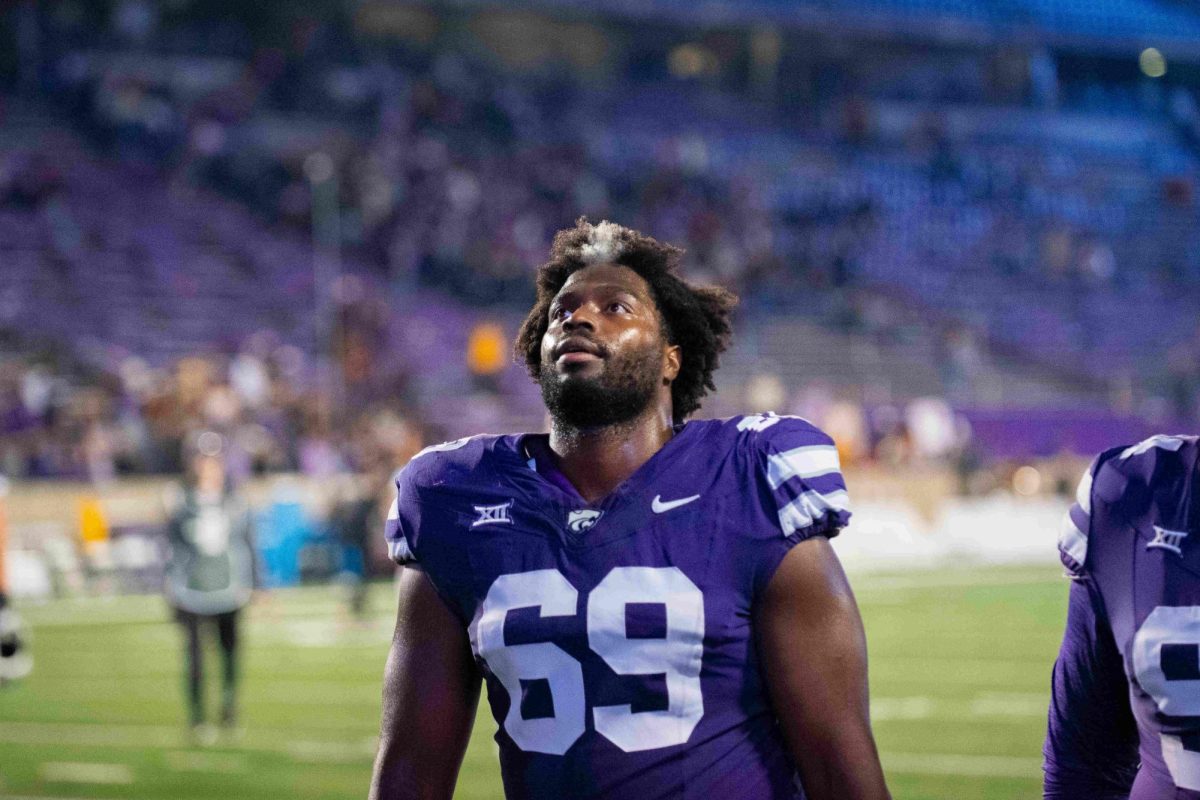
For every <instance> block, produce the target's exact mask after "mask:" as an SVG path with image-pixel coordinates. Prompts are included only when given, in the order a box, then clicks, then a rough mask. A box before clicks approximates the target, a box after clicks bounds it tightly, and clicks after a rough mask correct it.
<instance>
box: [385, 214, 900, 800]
mask: <svg viewBox="0 0 1200 800" xmlns="http://www.w3.org/2000/svg"><path fill="white" fill-rule="evenodd" d="M680 255H681V251H680V250H678V249H676V248H674V247H671V246H669V245H665V244H661V243H659V242H657V241H655V240H654V239H652V238H650V237H647V236H644V235H642V234H639V233H637V232H635V231H632V230H629V229H627V228H623V227H620V226H618V225H615V224H613V223H609V222H603V223H600V224H599V225H595V226H593V225H591V224H588V223H586V222H584V221H580V223H579V224H578V225H577V226H576V227H575V228H573V229H568V230H565V231H561V232H560V233H559V234H558V236H556V237H555V240H554V245H553V249H552V252H551V259H550V261H549V262H548V263H547V264H545V265H543V266H542V267H541V269H540V271H539V272H538V277H537V289H538V292H537V301H536V303H535V305H534V307H533V309H532V310H531V311H530V313H529V315H528V317H527V318H526V320H525V322H524V324H523V326H522V328H521V331H520V333H519V335H518V338H517V342H516V351H517V353H518V355H519V357H520V358H521V359H523V360H524V361H525V362H526V363H527V365H528V368H529V371H530V373H531V375H532V377H533V378H534V379H535V380H536V381H537V382H538V383H539V384H540V387H541V391H542V396H543V398H544V401H545V404H546V408H547V410H548V412H549V415H550V418H551V422H552V425H551V433H550V434H549V435H545V434H523V435H510V436H477V437H472V438H469V439H462V440H459V441H456V442H450V443H448V444H443V445H437V446H434V447H430V448H427V449H426V450H425V451H424V452H422V453H421V454H419V455H418V456H417V457H415V458H414V459H413V460H412V461H411V462H410V463H409V465H408V466H407V467H405V469H404V470H402V471H401V472H400V474H399V475H398V477H397V480H396V484H397V490H398V496H397V503H396V505H394V506H393V508H392V513H391V514H390V515H389V516H390V519H389V521H388V528H387V539H388V544H389V546H390V550H391V553H392V555H393V557H394V558H395V559H396V560H397V561H398V562H399V563H401V564H404V565H407V567H408V568H407V569H404V570H402V574H401V577H400V607H399V617H398V620H397V623H396V632H395V638H394V641H393V645H392V649H391V654H390V656H389V659H388V665H387V670H386V677H385V688H384V709H383V731H382V740H381V743H380V750H379V755H378V758H377V762H376V767H375V774H374V778H373V781H372V790H371V796H372V797H373V798H377V799H378V800H400V799H401V798H404V799H407V798H449V797H450V796H451V794H452V792H453V789H454V785H455V780H456V777H457V773H458V769H459V765H460V763H461V760H462V757H463V752H464V750H465V749H466V745H467V740H468V736H469V734H470V731H471V727H472V722H473V718H474V715H475V709H476V705H477V701H478V693H479V687H480V682H481V678H482V680H483V681H484V682H486V683H487V687H488V693H487V694H488V701H489V703H490V705H491V711H492V713H493V715H494V716H495V719H496V722H497V724H498V726H499V729H498V731H497V733H496V741H497V742H498V744H499V751H500V761H501V772H502V775H503V780H504V789H505V794H506V795H507V797H508V798H510V800H524V799H525V798H530V799H531V800H532V799H533V798H637V799H638V800H650V798H718V797H736V798H739V800H765V798H802V797H804V796H805V793H807V796H808V797H809V798H812V799H813V800H834V799H835V798H836V800H860V799H861V800H865V799H867V798H870V799H871V800H878V799H880V798H887V797H888V792H887V789H886V787H885V785H884V779H883V773H882V770H881V768H880V764H879V758H878V755H877V752H876V748H875V743H874V740H873V737H872V733H871V729H870V723H869V717H868V708H867V653H866V642H865V639H864V635H863V627H862V622H861V620H860V618H859V613H858V609H857V607H856V605H855V601H854V597H853V595H852V594H851V591H850V587H849V585H848V584H847V582H846V577H845V575H844V573H843V572H842V568H841V566H840V564H839V562H838V559H837V557H836V556H835V554H834V551H833V549H832V548H831V547H830V544H829V539H830V538H831V537H832V536H834V535H836V534H837V533H838V531H840V530H841V529H842V528H843V527H844V526H845V525H846V523H847V521H848V520H849V517H850V513H849V505H848V501H847V496H846V488H845V484H844V482H843V479H842V475H841V472H840V470H839V464H838V457H837V451H836V449H835V448H834V445H833V442H832V441H831V440H830V439H829V437H828V436H826V435H825V434H824V433H822V432H821V431H819V430H818V429H817V428H815V427H813V426H812V425H811V424H809V423H808V422H806V421H804V420H802V419H798V418H794V417H778V416H775V415H773V414H760V415H755V416H747V417H740V418H735V419H729V420H706V421H690V422H689V421H686V420H687V418H688V416H689V415H690V414H692V412H694V411H696V409H697V408H699V406H700V399H701V397H702V396H703V395H704V394H706V392H707V390H710V389H712V388H713V382H712V374H713V370H714V369H715V368H716V366H717V359H718V356H719V354H720V353H721V351H723V350H724V349H725V347H726V345H727V344H728V341H729V337H730V323H729V315H730V311H731V309H732V306H733V304H734V302H735V301H736V298H734V297H733V296H732V295H731V294H729V293H728V292H726V291H724V290H722V289H719V288H715V287H695V286H692V285H689V284H688V283H685V282H684V281H683V280H681V279H680V278H679V277H677V276H676V274H675V270H676V267H677V265H678V263H679V260H680ZM801 784H802V787H801Z"/></svg>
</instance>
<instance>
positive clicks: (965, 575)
mask: <svg viewBox="0 0 1200 800" xmlns="http://www.w3.org/2000/svg"><path fill="white" fill-rule="evenodd" d="M1047 583H1062V584H1063V585H1064V586H1066V581H1065V579H1064V578H1063V577H1062V572H1061V570H1059V571H1055V570H1053V569H1049V570H1040V571H1038V572H1018V573H1016V574H1012V575H995V574H989V573H987V572H985V571H982V570H981V571H980V572H978V573H975V572H969V571H966V570H964V571H962V572H952V573H922V572H914V573H913V574H911V575H872V574H870V573H859V574H858V575H855V574H853V573H851V574H850V585H851V586H852V587H853V588H854V590H855V591H856V592H859V591H862V592H882V591H893V590H906V589H907V590H920V589H949V588H955V587H959V588H963V587H987V586H1035V585H1041V584H1047Z"/></svg>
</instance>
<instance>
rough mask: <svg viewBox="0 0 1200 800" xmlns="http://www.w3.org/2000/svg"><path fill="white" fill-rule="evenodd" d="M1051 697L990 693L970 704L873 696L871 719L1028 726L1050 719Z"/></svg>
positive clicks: (955, 701) (971, 701) (931, 699)
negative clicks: (1032, 721) (984, 721)
mask: <svg viewBox="0 0 1200 800" xmlns="http://www.w3.org/2000/svg"><path fill="white" fill-rule="evenodd" d="M1048 703H1049V698H1048V697H1047V696H1045V695H1041V694H1034V693H1018V692H1013V693H1000V692H990V693H985V694H981V695H976V696H975V697H974V698H973V699H971V700H969V701H962V700H938V699H936V698H933V697H922V696H916V697H883V696H880V697H872V698H871V720H872V721H873V722H896V721H905V720H939V721H949V722H955V721H961V720H963V719H965V718H967V717H974V718H976V719H987V720H988V721H990V722H995V723H1006V722H1012V723H1018V724H1027V720H1029V719H1031V718H1034V719H1042V718H1045V716H1046V708H1047V704H1048Z"/></svg>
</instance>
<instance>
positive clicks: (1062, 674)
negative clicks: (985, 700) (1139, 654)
mask: <svg viewBox="0 0 1200 800" xmlns="http://www.w3.org/2000/svg"><path fill="white" fill-rule="evenodd" d="M1052 688H1053V692H1052V694H1051V697H1050V715H1049V716H1050V719H1049V725H1048V728H1047V731H1046V743H1045V746H1044V747H1043V748H1042V753H1043V755H1044V756H1045V766H1044V769H1045V782H1044V797H1045V798H1046V800H1127V798H1128V797H1129V790H1130V786H1131V785H1132V784H1133V779H1134V777H1135V775H1136V773H1137V766H1138V749H1137V747H1138V736H1137V726H1136V723H1135V722H1134V719H1133V713H1132V711H1131V710H1130V707H1129V685H1128V683H1127V681H1126V678H1125V671H1124V668H1123V666H1122V663H1121V655H1120V653H1119V651H1118V650H1117V645H1116V642H1115V641H1114V640H1113V636H1112V631H1111V629H1110V628H1109V625H1108V621H1107V619H1106V618H1105V615H1104V612H1103V605H1102V603H1101V601H1100V598H1099V596H1098V592H1097V591H1096V589H1095V587H1094V585H1093V584H1092V583H1091V581H1089V580H1086V579H1081V580H1075V581H1073V582H1072V585H1071V595H1070V604H1069V606H1068V609H1067V627H1066V632H1065V634H1064V636H1063V642H1062V647H1061V648H1060V650H1059V653H1058V660H1057V661H1055V663H1054V676H1053V686H1052Z"/></svg>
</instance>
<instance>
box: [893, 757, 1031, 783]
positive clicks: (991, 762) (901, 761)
mask: <svg viewBox="0 0 1200 800" xmlns="http://www.w3.org/2000/svg"><path fill="white" fill-rule="evenodd" d="M880 760H882V761H883V770H884V772H891V773H900V774H904V775H951V776H957V777H964V778H1029V779H1036V780H1039V781H1040V780H1041V778H1042V760H1041V759H1040V758H1024V757H1020V756H964V755H951V754H949V753H881V754H880Z"/></svg>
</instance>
